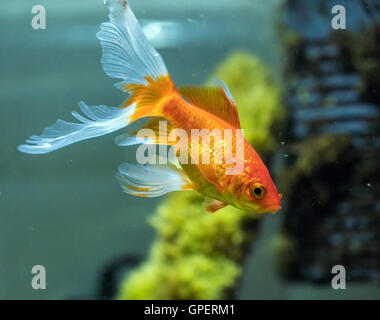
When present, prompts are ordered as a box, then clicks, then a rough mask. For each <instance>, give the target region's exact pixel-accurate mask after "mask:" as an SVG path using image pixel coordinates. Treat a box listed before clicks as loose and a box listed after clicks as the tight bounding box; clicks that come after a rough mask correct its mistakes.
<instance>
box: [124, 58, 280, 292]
mask: <svg viewBox="0 0 380 320" xmlns="http://www.w3.org/2000/svg"><path fill="white" fill-rule="evenodd" d="M214 77H218V78H221V79H223V80H224V81H225V82H226V83H227V85H228V86H229V88H230V90H231V92H232V94H233V96H234V98H235V100H236V103H237V105H238V109H239V114H240V119H241V124H242V127H243V128H244V129H245V132H244V133H245V137H246V139H247V140H248V141H249V142H250V143H251V144H252V145H253V146H254V147H255V149H256V150H257V151H258V152H259V153H260V154H261V155H267V156H268V155H269V153H270V152H271V150H272V149H273V148H274V146H275V140H276V139H275V137H274V135H273V134H272V131H271V128H272V126H273V124H274V123H275V122H277V121H279V120H280V119H281V117H282V116H283V115H284V112H283V109H282V105H281V103H280V91H279V88H278V86H277V85H275V84H274V82H273V80H272V79H271V76H270V72H269V71H268V69H267V67H266V66H265V65H264V64H263V63H262V62H261V61H260V59H258V58H257V57H255V56H253V55H252V54H250V53H246V52H242V51H239V52H235V53H232V54H231V55H230V56H229V57H227V59H226V60H225V61H223V62H222V63H221V64H220V65H219V66H217V68H216V71H215V73H214V74H213V76H212V77H210V79H212V78H214ZM202 201H203V198H202V196H201V195H199V194H198V193H196V192H185V191H183V192H174V193H171V194H169V195H168V196H167V197H166V198H165V199H164V200H163V201H162V202H161V204H160V205H159V206H158V208H157V210H156V212H155V213H154V215H152V216H151V217H150V219H149V222H150V224H151V225H152V226H153V227H154V228H155V229H156V231H157V238H156V240H155V242H154V243H153V245H152V247H151V249H150V252H149V256H148V259H147V260H146V261H145V262H143V263H142V265H141V266H140V267H139V268H137V269H136V270H134V271H132V272H131V273H129V274H127V275H126V277H125V279H124V281H123V282H122V284H121V287H120V292H119V296H118V297H119V298H120V299H224V298H232V297H234V294H235V290H236V286H237V282H238V279H239V277H240V276H241V273H242V267H241V264H242V261H243V260H244V257H245V256H246V254H247V252H248V249H249V248H250V245H251V244H252V242H253V240H254V238H255V235H256V233H257V226H258V219H257V217H258V216H257V215H255V214H252V213H247V212H243V211H240V210H238V209H236V208H234V207H231V206H227V207H225V208H223V209H221V210H219V211H218V212H217V213H215V214H213V215H211V214H209V213H206V212H205V210H204V209H203V206H202Z"/></svg>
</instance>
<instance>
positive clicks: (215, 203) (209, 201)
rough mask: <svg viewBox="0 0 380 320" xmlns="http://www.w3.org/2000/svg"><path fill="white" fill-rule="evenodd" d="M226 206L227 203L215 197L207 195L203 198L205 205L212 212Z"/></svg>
mask: <svg viewBox="0 0 380 320" xmlns="http://www.w3.org/2000/svg"><path fill="white" fill-rule="evenodd" d="M225 206H227V203H224V202H222V201H220V200H216V199H213V198H209V197H205V198H204V200H203V207H204V208H205V210H206V211H207V212H209V213H211V214H213V213H214V212H215V211H218V210H219V209H222V208H224V207H225Z"/></svg>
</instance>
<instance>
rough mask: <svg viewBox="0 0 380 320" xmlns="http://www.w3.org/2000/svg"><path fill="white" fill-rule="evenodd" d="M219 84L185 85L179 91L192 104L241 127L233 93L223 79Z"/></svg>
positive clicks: (238, 127)
mask: <svg viewBox="0 0 380 320" xmlns="http://www.w3.org/2000/svg"><path fill="white" fill-rule="evenodd" d="M217 85H218V86H217V87H202V86H185V87H181V88H179V91H180V93H181V94H182V96H183V97H184V98H185V99H186V100H187V101H188V102H190V103H191V104H193V105H195V106H197V107H198V108H201V109H204V110H206V111H208V112H210V113H212V114H214V115H216V116H217V117H219V118H221V119H223V120H224V121H226V122H228V123H229V124H231V125H232V126H233V127H234V128H237V129H240V120H239V114H238V111H237V108H236V104H235V101H234V100H233V98H232V96H231V93H230V92H229V90H228V88H227V86H226V85H225V83H224V82H223V81H218V83H217Z"/></svg>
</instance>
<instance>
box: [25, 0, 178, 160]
mask: <svg viewBox="0 0 380 320" xmlns="http://www.w3.org/2000/svg"><path fill="white" fill-rule="evenodd" d="M105 4H106V5H107V6H108V8H109V10H110V14H109V22H105V23H103V24H102V25H101V27H100V31H99V32H98V34H97V36H98V38H99V40H100V42H101V45H102V50H103V56H102V60H101V62H102V65H103V68H104V71H105V72H106V74H107V75H108V76H110V77H112V78H117V79H120V80H121V82H119V83H118V84H117V86H118V87H119V88H121V89H122V90H124V91H127V92H130V94H131V97H130V99H128V101H127V103H125V104H124V105H123V106H122V107H121V108H113V107H106V106H90V107H89V106H86V105H85V104H84V103H83V102H81V103H80V105H79V106H80V108H81V110H82V111H83V113H84V114H85V115H86V116H87V117H88V118H86V117H84V116H82V115H79V114H78V113H77V112H73V115H74V117H75V118H77V119H78V120H79V121H80V122H81V123H71V122H66V121H63V120H58V121H57V122H56V123H55V124H54V125H52V126H50V127H47V128H46V129H45V130H44V131H43V133H42V134H41V135H40V136H36V135H34V136H31V137H30V138H29V139H28V140H27V141H26V143H27V144H24V145H21V146H19V148H18V149H19V150H20V151H22V152H25V153H31V154H41V153H47V152H51V151H54V150H57V149H59V148H62V147H64V146H67V145H70V144H72V143H74V142H78V141H81V140H85V139H90V138H94V137H98V136H101V135H105V134H107V133H110V132H113V131H116V130H119V129H121V128H123V127H125V126H127V125H128V124H130V123H131V122H133V121H134V120H136V119H138V118H140V117H143V116H148V115H151V114H152V115H153V114H155V113H157V111H154V108H155V105H156V101H155V100H154V99H153V100H152V97H153V98H157V99H159V98H160V97H161V96H162V94H163V92H164V91H165V90H166V89H167V88H169V87H170V88H172V87H173V88H174V84H172V81H171V79H170V77H169V75H168V74H167V70H166V67H165V64H164V62H163V61H162V58H161V56H160V55H159V54H158V53H157V51H156V50H155V49H154V48H153V46H152V45H151V44H150V43H149V42H148V40H147V39H146V38H145V36H144V33H143V31H142V30H141V27H140V26H139V24H138V22H137V19H136V17H135V16H134V14H133V12H132V10H131V8H130V7H129V5H128V3H127V1H125V0H106V1H105ZM146 96H148V98H146Z"/></svg>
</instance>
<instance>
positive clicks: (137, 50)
mask: <svg viewBox="0 0 380 320" xmlns="http://www.w3.org/2000/svg"><path fill="white" fill-rule="evenodd" d="M105 3H106V5H107V6H108V7H109V9H110V15H109V17H110V21H109V22H106V23H103V24H102V25H101V31H100V32H99V33H98V34H97V36H98V38H99V39H100V41H101V45H102V49H103V56H102V65H103V68H104V70H105V72H106V74H107V75H109V76H110V77H112V78H118V79H121V82H119V83H117V84H116V85H117V87H118V88H119V89H121V90H122V91H125V92H127V93H128V94H129V97H128V98H127V99H126V100H125V101H124V103H122V105H121V106H120V107H117V108H113V107H106V106H87V105H85V104H84V103H83V102H81V103H80V104H79V107H80V109H81V110H82V112H83V113H84V114H85V115H86V116H87V118H86V117H84V116H82V115H80V114H79V113H77V112H73V113H72V114H73V115H74V117H76V118H77V119H78V120H79V121H80V122H81V123H70V122H66V121H63V120H58V121H57V122H56V123H55V124H54V125H53V126H51V127H47V128H46V129H45V130H44V132H43V133H42V134H41V135H40V136H31V137H30V138H29V139H28V140H27V144H24V145H21V146H20V147H19V150H20V151H22V152H26V153H46V152H51V151H53V150H56V149H59V148H62V147H64V146H66V145H69V144H71V143H74V142H78V141H80V140H85V139H88V138H93V137H97V136H101V135H104V134H107V133H110V132H113V131H116V130H119V129H122V128H124V127H127V126H128V125H130V124H131V123H133V122H134V121H136V120H138V119H141V118H148V121H147V122H146V123H145V124H144V125H143V126H142V127H141V128H140V130H145V132H149V133H150V134H151V135H150V136H148V137H143V139H142V140H141V136H139V133H136V132H135V133H131V132H128V133H126V134H123V135H121V136H119V137H117V139H116V141H117V144H119V145H120V146H129V145H133V144H143V145H146V146H147V147H148V146H149V145H168V146H171V148H172V149H173V151H174V156H173V157H171V160H169V162H166V163H165V162H162V163H161V160H159V161H158V163H155V164H152V163H148V164H128V163H125V164H122V165H121V166H119V173H118V177H119V179H120V181H121V183H122V187H123V189H124V191H126V192H127V193H129V194H132V195H137V196H144V197H154V196H159V195H162V194H164V193H166V192H170V191H176V190H195V191H198V192H200V193H202V194H203V195H204V196H205V201H204V206H205V208H206V210H207V211H209V212H211V213H213V212H215V211H217V210H219V209H220V208H223V207H224V206H226V205H228V204H229V205H233V206H235V207H237V208H240V209H243V210H246V211H252V212H256V213H265V212H273V213H274V212H277V211H278V210H279V209H280V208H281V202H280V198H281V196H280V194H278V192H277V190H276V187H275V185H274V183H273V181H272V179H271V177H270V174H269V172H268V170H267V168H266V166H265V164H264V163H263V162H262V160H261V158H260V157H259V155H258V154H257V153H256V151H255V150H254V149H253V148H252V146H250V145H249V143H248V142H247V141H246V140H245V139H244V137H243V133H242V130H241V128H240V120H239V115H238V110H237V107H236V104H235V101H234V99H233V97H232V95H231V93H230V92H229V90H228V88H227V86H226V85H225V83H224V82H223V81H219V82H217V83H216V86H215V87H209V88H208V87H200V86H199V87H197V86H186V87H180V88H177V87H176V86H175V85H174V83H173V81H172V79H171V77H170V76H169V74H168V71H167V69H166V66H165V64H164V62H163V60H162V58H161V56H160V55H159V54H158V53H157V51H156V50H155V49H154V48H153V46H152V45H151V44H150V43H149V42H148V40H147V39H146V38H145V36H144V34H143V32H142V30H141V28H140V26H139V24H138V22H137V19H136V18H135V16H134V14H133V12H132V10H131V8H130V6H129V4H128V3H127V1H125V0H107V1H105ZM165 121H166V122H165ZM162 123H164V125H162ZM146 130H148V131H146ZM178 132H179V133H181V134H179V135H178V134H177V133H178ZM173 133H174V134H173ZM168 137H169V138H168ZM170 138H172V139H170ZM178 138H179V139H178ZM182 152H184V153H182Z"/></svg>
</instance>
